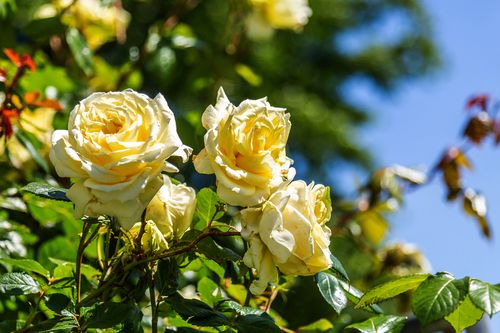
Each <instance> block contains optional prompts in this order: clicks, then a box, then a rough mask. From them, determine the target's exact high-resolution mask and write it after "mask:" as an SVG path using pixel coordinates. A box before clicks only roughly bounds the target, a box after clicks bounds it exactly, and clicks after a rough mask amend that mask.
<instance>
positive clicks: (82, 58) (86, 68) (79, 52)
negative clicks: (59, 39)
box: [66, 28, 94, 76]
mask: <svg viewBox="0 0 500 333" xmlns="http://www.w3.org/2000/svg"><path fill="white" fill-rule="evenodd" d="M66 41H67V42H68V45H69V48H70V50H71V53H72V54H73V57H74V58H75V61H76V63H77V64H78V66H79V67H80V68H81V69H82V70H83V72H84V73H85V74H86V75H87V76H90V75H92V74H93V73H94V62H93V60H92V51H91V50H90V48H89V47H88V46H87V42H86V41H85V38H84V37H83V36H82V35H81V34H80V32H79V31H78V30H77V29H75V28H69V29H68V30H67V32H66Z"/></svg>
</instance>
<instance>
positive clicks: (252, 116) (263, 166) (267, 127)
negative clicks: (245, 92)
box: [194, 88, 295, 206]
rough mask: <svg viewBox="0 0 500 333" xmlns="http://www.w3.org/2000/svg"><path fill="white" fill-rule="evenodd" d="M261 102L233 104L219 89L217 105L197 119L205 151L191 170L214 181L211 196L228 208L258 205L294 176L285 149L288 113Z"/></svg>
mask: <svg viewBox="0 0 500 333" xmlns="http://www.w3.org/2000/svg"><path fill="white" fill-rule="evenodd" d="M285 111H286V110H285V109H282V108H276V107H272V106H271V105H270V104H269V103H268V102H267V100H266V99H265V98H263V99H259V100H245V101H243V102H242V103H241V104H240V105H239V106H237V107H236V106H234V105H233V104H231V102H230V101H229V100H228V99H227V97H226V95H225V93H224V90H223V89H222V88H221V89H219V93H218V97H217V104H215V106H212V105H210V106H209V107H208V108H207V109H206V110H205V112H204V113H203V116H202V124H203V127H205V128H206V129H207V133H206V134H205V148H204V149H203V150H202V151H201V152H200V153H199V155H198V156H196V157H195V158H194V166H195V169H196V171H198V172H200V173H205V174H213V173H215V176H216V178H217V194H218V195H219V196H220V197H221V198H222V199H223V200H225V201H226V202H227V203H229V204H231V205H237V206H252V205H256V204H259V203H262V202H263V201H264V200H266V199H267V198H268V197H269V195H270V194H271V192H272V191H273V190H274V189H276V188H277V187H278V186H280V185H281V184H282V183H283V182H284V181H288V180H290V179H292V178H293V176H294V175H295V170H294V169H293V168H291V167H290V166H291V164H292V160H291V159H290V158H288V157H287V156H286V152H285V146H286V142H287V140H288V134H289V132H290V127H291V124H290V120H289V118H290V115H289V114H288V113H286V112H285Z"/></svg>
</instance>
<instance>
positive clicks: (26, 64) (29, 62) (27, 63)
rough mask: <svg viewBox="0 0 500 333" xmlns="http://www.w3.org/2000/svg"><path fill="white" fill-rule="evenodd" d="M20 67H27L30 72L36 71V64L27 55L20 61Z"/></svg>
mask: <svg viewBox="0 0 500 333" xmlns="http://www.w3.org/2000/svg"><path fill="white" fill-rule="evenodd" d="M21 65H22V66H24V67H28V68H29V69H30V70H31V71H32V72H34V71H36V64H35V61H34V60H33V58H32V57H31V56H30V55H29V54H25V55H23V58H22V59H21Z"/></svg>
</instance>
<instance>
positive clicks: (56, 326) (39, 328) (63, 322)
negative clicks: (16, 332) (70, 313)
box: [28, 317, 78, 333]
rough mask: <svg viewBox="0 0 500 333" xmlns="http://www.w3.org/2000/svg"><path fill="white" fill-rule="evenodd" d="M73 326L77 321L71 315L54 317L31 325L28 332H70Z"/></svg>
mask: <svg viewBox="0 0 500 333" xmlns="http://www.w3.org/2000/svg"><path fill="white" fill-rule="evenodd" d="M75 327H78V322H77V321H76V320H75V319H74V318H73V317H63V318H57V319H56V318H54V319H49V320H46V321H42V322H41V323H38V324H36V325H34V326H31V327H30V329H29V330H28V333H45V332H46V333H52V332H60V331H63V332H70V331H71V330H72V329H73V328H75Z"/></svg>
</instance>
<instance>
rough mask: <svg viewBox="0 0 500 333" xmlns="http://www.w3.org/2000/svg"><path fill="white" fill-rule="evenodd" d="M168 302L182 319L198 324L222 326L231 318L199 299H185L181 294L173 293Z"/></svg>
mask: <svg viewBox="0 0 500 333" xmlns="http://www.w3.org/2000/svg"><path fill="white" fill-rule="evenodd" d="M167 302H168V303H169V304H170V305H171V306H172V308H173V309H174V310H175V312H177V313H178V314H179V315H180V316H181V317H182V319H184V320H186V321H187V322H188V323H190V324H192V325H197V326H222V325H227V324H228V323H229V320H228V319H227V318H226V317H225V316H224V315H223V314H222V313H220V312H219V311H216V310H214V309H212V308H211V307H210V306H208V305H207V304H205V303H203V302H202V301H199V300H197V299H185V298H183V297H182V296H180V295H179V294H176V295H172V296H170V297H169V298H168V300H167Z"/></svg>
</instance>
